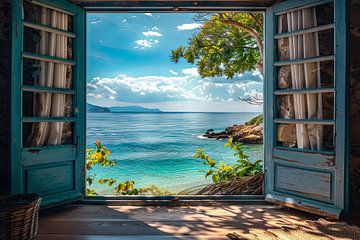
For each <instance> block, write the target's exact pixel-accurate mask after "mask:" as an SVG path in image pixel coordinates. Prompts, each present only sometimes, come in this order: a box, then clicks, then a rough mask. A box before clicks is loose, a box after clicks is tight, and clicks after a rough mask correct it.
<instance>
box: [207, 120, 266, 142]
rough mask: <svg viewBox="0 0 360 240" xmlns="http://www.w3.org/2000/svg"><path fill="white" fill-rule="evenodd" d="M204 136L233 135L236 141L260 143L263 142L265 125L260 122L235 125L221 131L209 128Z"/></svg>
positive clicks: (225, 136)
mask: <svg viewBox="0 0 360 240" xmlns="http://www.w3.org/2000/svg"><path fill="white" fill-rule="evenodd" d="M203 136H204V137H207V138H215V139H226V138H229V137H232V138H233V140H234V141H235V142H242V143H258V144H259V143H262V142H263V127H262V125H259V124H251V125H246V124H244V125H233V126H231V127H228V128H226V129H225V131H221V132H215V131H214V130H213V129H209V130H207V131H206V133H205V134H204V135H203Z"/></svg>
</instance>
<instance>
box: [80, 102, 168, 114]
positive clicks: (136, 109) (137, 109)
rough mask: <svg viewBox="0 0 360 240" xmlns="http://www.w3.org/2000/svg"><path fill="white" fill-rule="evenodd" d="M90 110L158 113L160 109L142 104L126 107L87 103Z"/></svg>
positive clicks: (97, 111)
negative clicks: (142, 105) (141, 105)
mask: <svg viewBox="0 0 360 240" xmlns="http://www.w3.org/2000/svg"><path fill="white" fill-rule="evenodd" d="M87 111H88V112H95V113H99V112H112V113H158V112H161V111H160V109H151V108H144V107H140V106H126V107H100V106H96V105H93V104H90V103H87Z"/></svg>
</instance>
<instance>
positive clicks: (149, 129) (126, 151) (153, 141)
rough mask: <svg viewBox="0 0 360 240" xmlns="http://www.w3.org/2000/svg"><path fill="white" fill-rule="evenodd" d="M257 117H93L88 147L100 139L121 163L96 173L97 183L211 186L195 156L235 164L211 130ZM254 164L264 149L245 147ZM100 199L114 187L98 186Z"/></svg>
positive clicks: (180, 187)
mask: <svg viewBox="0 0 360 240" xmlns="http://www.w3.org/2000/svg"><path fill="white" fill-rule="evenodd" d="M256 115H257V114H256V113H144V114H143V113H88V114H87V146H88V147H93V143H94V142H95V140H96V139H99V140H100V141H101V143H102V144H103V145H105V146H107V147H108V148H109V149H110V150H111V155H110V158H111V159H112V160H116V161H117V165H116V166H115V167H112V168H106V169H103V168H94V169H93V171H94V172H95V173H96V178H97V179H99V178H110V177H111V178H115V179H118V181H120V180H121V181H125V180H130V179H132V180H134V181H135V186H136V187H137V188H139V187H146V186H149V185H151V184H155V185H156V186H158V187H160V188H162V189H166V190H169V191H171V192H172V193H178V192H179V191H181V190H184V189H188V188H191V187H194V186H198V185H202V184H206V183H211V179H210V178H209V179H205V178H204V171H205V170H207V168H206V166H204V165H203V164H202V161H201V160H199V159H194V158H193V155H194V153H195V152H196V150H197V149H198V148H203V149H205V150H206V153H208V154H209V155H211V156H212V157H213V159H216V160H222V161H223V162H226V163H230V164H231V163H234V162H235V161H234V158H233V153H232V152H230V151H229V149H228V148H224V147H223V145H224V143H225V140H214V139H206V138H202V137H201V135H202V134H204V133H205V132H206V130H207V129H210V128H212V129H214V130H216V131H220V130H224V129H225V128H226V127H228V126H231V125H233V124H241V123H244V122H246V121H248V120H249V119H251V118H253V117H255V116H256ZM245 152H246V153H247V154H248V155H250V157H251V158H252V159H262V158H263V147H262V145H245ZM92 188H94V189H95V190H96V191H97V192H98V193H100V194H108V193H110V191H111V188H110V190H109V187H106V186H103V185H98V184H96V183H95V184H93V185H92Z"/></svg>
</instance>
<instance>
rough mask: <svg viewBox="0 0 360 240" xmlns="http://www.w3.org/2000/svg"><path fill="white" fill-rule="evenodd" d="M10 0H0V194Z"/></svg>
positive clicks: (5, 163)
mask: <svg viewBox="0 0 360 240" xmlns="http://www.w3.org/2000/svg"><path fill="white" fill-rule="evenodd" d="M10 46H11V41H10V0H1V1H0V194H3V193H6V192H7V191H8V189H9V188H8V186H9V181H8V180H9V172H10V171H9V170H10V161H9V156H10V154H9V144H8V140H9V129H10V128H9V116H10V112H9V97H10V49H11V47H10Z"/></svg>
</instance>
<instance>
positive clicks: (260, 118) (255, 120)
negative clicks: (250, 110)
mask: <svg viewBox="0 0 360 240" xmlns="http://www.w3.org/2000/svg"><path fill="white" fill-rule="evenodd" d="M263 122H264V115H263V114H260V115H258V116H256V117H254V118H252V119H250V121H248V122H246V123H245V125H246V126H248V125H255V124H256V125H260V124H262V123H263Z"/></svg>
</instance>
